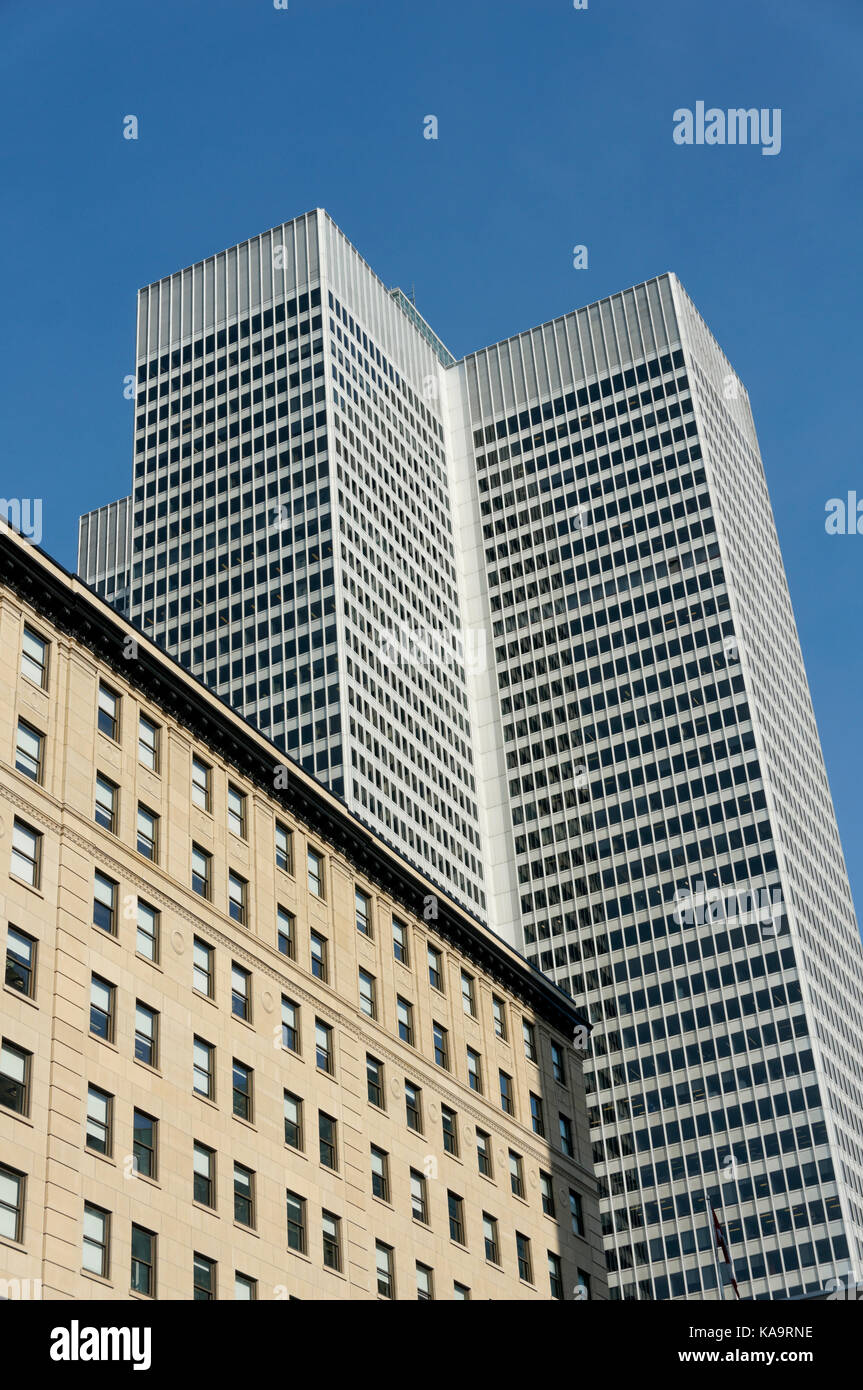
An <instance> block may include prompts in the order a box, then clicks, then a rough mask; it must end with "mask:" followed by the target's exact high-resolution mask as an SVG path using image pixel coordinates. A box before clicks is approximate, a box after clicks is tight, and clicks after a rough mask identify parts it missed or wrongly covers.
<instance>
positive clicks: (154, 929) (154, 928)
mask: <svg viewBox="0 0 863 1390" xmlns="http://www.w3.org/2000/svg"><path fill="white" fill-rule="evenodd" d="M135 950H136V951H137V952H138V955H139V956H144V957H145V958H146V959H147V960H152V961H158V959H159V914H158V912H157V911H156V909H155V908H154V907H150V904H149V903H145V902H144V901H143V900H142V899H141V898H139V899H138V922H137V927H136V931H135Z"/></svg>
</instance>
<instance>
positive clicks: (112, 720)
mask: <svg viewBox="0 0 863 1390" xmlns="http://www.w3.org/2000/svg"><path fill="white" fill-rule="evenodd" d="M98 725H99V733H100V734H105V735H106V737H107V738H110V739H113V741H114V742H115V743H117V742H118V740H119V736H120V696H119V695H118V694H117V692H116V691H115V690H111V688H110V687H109V686H107V685H101V684H100V685H99V713H98Z"/></svg>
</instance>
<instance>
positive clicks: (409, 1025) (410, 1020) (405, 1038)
mask: <svg viewBox="0 0 863 1390" xmlns="http://www.w3.org/2000/svg"><path fill="white" fill-rule="evenodd" d="M396 1018H397V1020H398V1029H399V1037H400V1038H401V1040H402V1042H406V1043H410V1044H411V1046H413V1040H414V1007H413V1004H410V1003H408V1001H407V999H402V997H401V995H398V996H397V998H396Z"/></svg>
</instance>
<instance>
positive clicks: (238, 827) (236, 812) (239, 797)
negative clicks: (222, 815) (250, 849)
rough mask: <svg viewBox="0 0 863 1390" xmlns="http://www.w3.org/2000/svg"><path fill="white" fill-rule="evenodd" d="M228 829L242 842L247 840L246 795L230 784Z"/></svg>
mask: <svg viewBox="0 0 863 1390" xmlns="http://www.w3.org/2000/svg"><path fill="white" fill-rule="evenodd" d="M228 829H229V831H230V832H231V834H232V835H237V836H239V838H240V839H241V840H245V838H246V794H245V792H241V791H240V789H239V787H235V786H232V784H231V783H230V782H229V783H228Z"/></svg>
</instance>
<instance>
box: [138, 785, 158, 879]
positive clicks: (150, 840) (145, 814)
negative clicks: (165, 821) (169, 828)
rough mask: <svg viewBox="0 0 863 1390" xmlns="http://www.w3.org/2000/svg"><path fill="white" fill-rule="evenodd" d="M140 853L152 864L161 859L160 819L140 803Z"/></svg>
mask: <svg viewBox="0 0 863 1390" xmlns="http://www.w3.org/2000/svg"><path fill="white" fill-rule="evenodd" d="M138 853H139V854H143V856H144V858H145V859H149V860H150V861H151V863H153V864H156V863H158V859H159V817H158V816H157V815H156V813H155V812H154V811H151V810H149V809H148V808H147V807H146V806H142V805H141V803H140V801H139V802H138Z"/></svg>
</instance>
